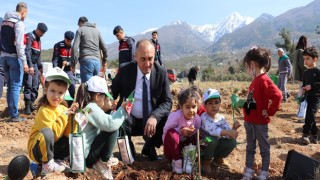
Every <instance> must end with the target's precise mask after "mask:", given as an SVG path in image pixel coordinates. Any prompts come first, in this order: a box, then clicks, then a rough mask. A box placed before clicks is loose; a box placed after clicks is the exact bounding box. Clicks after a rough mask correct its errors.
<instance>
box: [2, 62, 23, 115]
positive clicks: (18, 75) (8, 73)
mask: <svg viewBox="0 0 320 180" xmlns="http://www.w3.org/2000/svg"><path fill="white" fill-rule="evenodd" d="M1 60H2V66H3V71H4V73H5V77H6V79H7V86H8V89H7V103H8V111H9V115H10V116H11V118H17V117H18V115H19V112H18V103H19V100H20V90H21V86H22V78H23V66H22V62H21V60H20V59H18V58H15V57H1Z"/></svg>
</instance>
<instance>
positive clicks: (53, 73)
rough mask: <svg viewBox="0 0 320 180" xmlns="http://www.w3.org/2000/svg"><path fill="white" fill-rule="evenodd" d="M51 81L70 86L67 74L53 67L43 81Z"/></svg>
mask: <svg viewBox="0 0 320 180" xmlns="http://www.w3.org/2000/svg"><path fill="white" fill-rule="evenodd" d="M53 80H62V81H64V82H66V83H68V85H70V84H71V80H70V79H69V77H68V75H67V73H65V72H64V71H63V70H62V69H60V68H59V67H55V68H52V69H50V70H49V71H48V72H47V74H46V78H45V81H48V82H50V81H53Z"/></svg>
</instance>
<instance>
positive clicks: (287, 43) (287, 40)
mask: <svg viewBox="0 0 320 180" xmlns="http://www.w3.org/2000/svg"><path fill="white" fill-rule="evenodd" d="M279 36H281V38H282V39H283V40H284V43H280V42H276V44H275V45H276V47H277V48H283V49H285V50H286V54H287V55H288V56H289V58H290V60H291V61H292V59H293V58H292V57H293V53H294V50H295V47H294V43H293V42H291V36H290V32H289V31H286V29H285V28H282V30H281V31H280V33H279Z"/></svg>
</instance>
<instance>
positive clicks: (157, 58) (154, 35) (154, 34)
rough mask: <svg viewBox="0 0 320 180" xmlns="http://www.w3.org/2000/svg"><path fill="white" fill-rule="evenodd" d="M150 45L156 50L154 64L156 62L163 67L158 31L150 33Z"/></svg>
mask: <svg viewBox="0 0 320 180" xmlns="http://www.w3.org/2000/svg"><path fill="white" fill-rule="evenodd" d="M151 36H152V39H151V41H152V43H153V45H154V49H155V50H156V54H155V56H154V62H158V63H159V64H160V65H161V66H163V63H162V61H161V47H160V44H159V41H158V31H152V33H151Z"/></svg>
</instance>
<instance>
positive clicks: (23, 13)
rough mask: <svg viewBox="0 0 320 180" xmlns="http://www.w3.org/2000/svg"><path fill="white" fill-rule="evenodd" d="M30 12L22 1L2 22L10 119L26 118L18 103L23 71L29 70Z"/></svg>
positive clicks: (2, 50)
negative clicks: (28, 28) (28, 37)
mask: <svg viewBox="0 0 320 180" xmlns="http://www.w3.org/2000/svg"><path fill="white" fill-rule="evenodd" d="M27 14H28V7H27V4H26V3H24V2H20V3H18V4H17V6H16V10H15V11H9V12H7V13H6V14H5V16H4V20H3V22H2V23H1V35H0V36H1V38H0V39H1V41H0V43H1V44H0V49H1V61H2V68H3V71H4V73H5V77H6V79H7V87H8V88H7V105H8V112H9V115H10V119H9V121H12V122H21V121H24V120H26V118H22V117H20V116H19V112H18V104H19V100H20V90H21V86H22V79H23V73H24V72H25V73H27V72H29V68H28V64H27V59H26V54H25V44H24V40H25V34H26V33H25V31H26V30H25V25H24V22H23V21H24V20H25V18H26V17H27Z"/></svg>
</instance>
